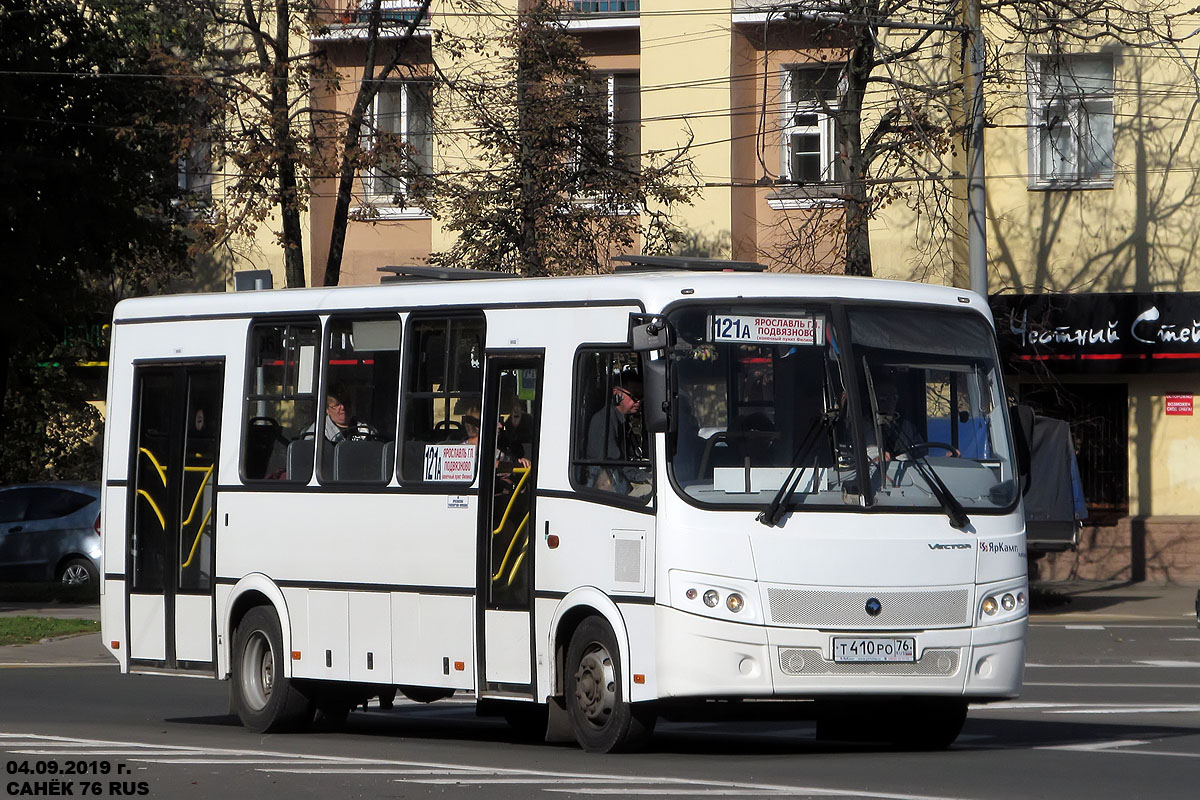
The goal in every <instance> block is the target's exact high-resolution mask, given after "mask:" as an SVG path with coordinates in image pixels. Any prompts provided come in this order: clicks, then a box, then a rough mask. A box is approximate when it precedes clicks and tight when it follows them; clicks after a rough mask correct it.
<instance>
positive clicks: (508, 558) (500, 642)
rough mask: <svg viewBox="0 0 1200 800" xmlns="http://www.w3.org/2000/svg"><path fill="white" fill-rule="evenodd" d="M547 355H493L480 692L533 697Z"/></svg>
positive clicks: (483, 463) (482, 543) (484, 488)
mask: <svg viewBox="0 0 1200 800" xmlns="http://www.w3.org/2000/svg"><path fill="white" fill-rule="evenodd" d="M542 362H543V356H542V355H541V354H540V353H538V354H524V355H503V356H496V355H492V356H490V357H489V359H488V368H487V379H486V384H485V386H486V391H485V394H484V407H483V417H482V418H481V419H482V420H483V426H482V435H481V437H480V439H481V441H480V444H481V446H482V449H481V451H480V456H479V465H480V481H479V485H480V502H479V507H480V514H479V559H478V562H479V577H478V580H479V593H478V597H479V606H480V607H479V628H480V631H479V639H478V654H479V671H478V674H479V676H480V677H479V685H480V692H481V696H483V695H486V696H490V697H519V698H532V697H533V694H534V691H533V690H534V673H533V661H534V649H533V645H534V640H533V615H532V608H533V555H534V547H533V544H532V542H531V538H532V536H533V533H534V529H535V512H536V507H535V506H536V502H535V501H536V491H535V489H536V486H537V457H536V456H537V442H538V427H539V421H540V419H541V391H542Z"/></svg>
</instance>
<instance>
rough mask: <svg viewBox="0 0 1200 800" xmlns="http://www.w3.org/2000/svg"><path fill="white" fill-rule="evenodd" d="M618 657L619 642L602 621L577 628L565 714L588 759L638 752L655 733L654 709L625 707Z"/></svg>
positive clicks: (569, 655) (570, 655) (569, 653)
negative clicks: (592, 755) (598, 755)
mask: <svg viewBox="0 0 1200 800" xmlns="http://www.w3.org/2000/svg"><path fill="white" fill-rule="evenodd" d="M619 652H620V651H619V650H618V649H617V637H616V636H615V635H613V632H612V628H610V627H609V625H608V623H607V622H605V621H604V620H603V619H601V618H600V617H588V618H587V619H585V620H584V621H583V622H582V623H580V625H579V627H578V628H576V629H575V633H574V635H573V636H571V644H570V646H569V647H568V648H567V662H566V665H565V670H564V671H565V674H566V701H567V714H568V716H569V718H570V720H571V728H572V730H573V731H574V733H575V739H576V741H578V742H579V746H580V747H582V748H583V749H584V751H586V752H588V753H618V752H629V751H632V750H637V749H640V748H642V747H643V746H645V744H646V742H647V741H648V740H649V739H650V734H651V733H653V731H654V723H655V714H654V709H653V708H652V707H651V706H649V705H647V704H644V703H638V704H633V703H628V702H626V701H625V690H624V689H623V688H622V680H623V674H622V669H623V668H622V665H621V659H620V655H619Z"/></svg>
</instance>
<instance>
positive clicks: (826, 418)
mask: <svg viewBox="0 0 1200 800" xmlns="http://www.w3.org/2000/svg"><path fill="white" fill-rule="evenodd" d="M840 413H841V410H840V409H837V408H835V409H832V410H830V411H826V412H824V413H823V414H821V415H820V416H818V417H817V418H816V419H814V420H813V422H812V425H810V426H809V428H808V430H807V431H806V432H805V434H804V438H803V439H802V440H801V441H800V446H799V447H798V448H796V455H795V457H794V458H792V469H791V471H790V472H788V474H787V477H786V478H784V480H783V484H782V485H780V487H779V491H777V492H776V493H775V497H774V498H772V499H771V502H770V503H768V504H767V507H766V508H765V509H763V510H762V511H761V512H759V514H758V516H757V517H755V519H756V520H758V521H759V522H761V523H762V524H763V525H766V526H767V527H768V528H774V527H775V526H776V525H778V524H779V520H780V519H782V518H783V515H784V514H785V513H787V509H788V503H789V502H790V501H791V499H792V495H793V494H795V493H796V487H797V486H799V485H800V480H801V479H802V478H803V477H804V471H803V469H802V468H803V466H804V462H805V460H806V459H807V458H808V454H809V453H810V452H811V451H812V449H813V447H814V446H815V445H816V444H817V442H818V441H819V434H820V433H821V432H822V431H829V430H831V429H832V428H833V425H834V423H836V422H837V419H838V415H839V414H840Z"/></svg>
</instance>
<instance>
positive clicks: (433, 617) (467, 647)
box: [392, 592, 475, 690]
mask: <svg viewBox="0 0 1200 800" xmlns="http://www.w3.org/2000/svg"><path fill="white" fill-rule="evenodd" d="M392 654H393V655H392V675H393V681H394V682H395V683H397V684H404V685H408V686H439V687H445V688H448V689H466V690H470V689H474V688H475V598H474V597H471V596H466V595H464V596H458V597H455V596H446V595H435V594H425V595H421V594H415V593H408V592H403V593H402V592H396V593H393V594H392Z"/></svg>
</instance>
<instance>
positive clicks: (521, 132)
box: [516, 21, 547, 278]
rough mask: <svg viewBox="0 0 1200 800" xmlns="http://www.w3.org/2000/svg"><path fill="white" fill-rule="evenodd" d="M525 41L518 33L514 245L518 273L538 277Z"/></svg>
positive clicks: (540, 263) (542, 265) (543, 270)
mask: <svg viewBox="0 0 1200 800" xmlns="http://www.w3.org/2000/svg"><path fill="white" fill-rule="evenodd" d="M518 24H521V25H529V24H531V23H529V22H528V21H522V22H520V23H518ZM527 40H528V35H526V36H521V37H519V38H518V40H517V76H516V77H517V137H518V140H519V141H520V155H519V156H518V159H519V161H518V164H517V171H518V177H517V180H518V191H520V193H521V199H520V214H521V218H520V220H519V225H520V235H519V237H518V245H517V246H518V248H519V250H520V258H521V274H522V275H523V276H525V277H526V278H538V277H542V276H544V275H546V274H547V272H546V264H545V262H544V260H543V259H542V252H541V248H539V247H538V235H537V217H538V215H537V202H538V196H539V192H538V190H537V180H538V179H537V175H536V174H535V173H534V170H535V168H536V166H535V159H536V154H535V153H534V152H533V149H534V147H535V144H534V142H533V141H532V139H533V134H532V133H531V125H532V123H531V122H530V119H529V113H530V111H529V87H528V86H526V82H527V81H528V80H529V74H530V72H531V70H530V68H529V64H528V62H527V59H529V58H530V57H531V54H530V53H529V52H528V49H529V43H528V41H527Z"/></svg>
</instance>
